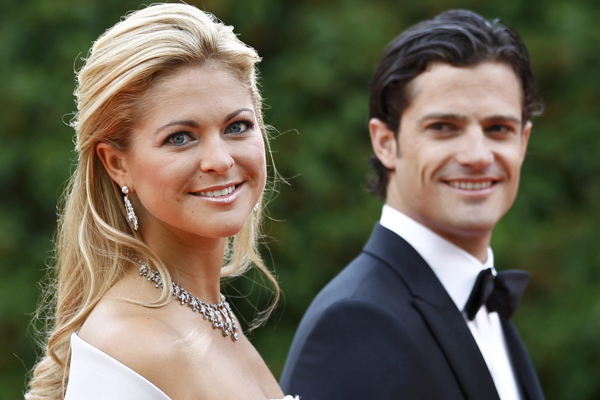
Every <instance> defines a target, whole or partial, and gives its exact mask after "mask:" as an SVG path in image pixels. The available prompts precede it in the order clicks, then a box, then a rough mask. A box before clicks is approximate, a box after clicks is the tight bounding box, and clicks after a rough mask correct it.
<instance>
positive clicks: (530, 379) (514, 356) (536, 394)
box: [502, 320, 544, 400]
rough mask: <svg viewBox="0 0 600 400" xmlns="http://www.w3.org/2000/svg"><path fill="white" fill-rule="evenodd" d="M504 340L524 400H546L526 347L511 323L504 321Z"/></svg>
mask: <svg viewBox="0 0 600 400" xmlns="http://www.w3.org/2000/svg"><path fill="white" fill-rule="evenodd" d="M502 328H503V330H504V338H505V339H506V344H507V347H508V352H509V353H510V358H511V362H512V367H513V371H514V372H515V376H516V377H517V380H518V381H519V385H520V386H521V390H522V392H523V399H524V400H544V392H543V391H542V386H541V385H540V382H539V380H538V377H537V374H536V373H535V368H534V367H533V363H532V362H531V359H530V358H529V355H528V354H527V350H525V346H524V345H523V342H522V341H521V338H520V337H519V334H518V333H517V330H516V329H515V327H514V325H513V324H512V322H510V321H505V320H502Z"/></svg>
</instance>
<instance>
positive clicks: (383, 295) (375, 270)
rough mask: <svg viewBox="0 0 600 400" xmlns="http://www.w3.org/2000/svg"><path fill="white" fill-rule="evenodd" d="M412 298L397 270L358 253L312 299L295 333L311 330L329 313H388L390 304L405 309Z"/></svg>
mask: <svg viewBox="0 0 600 400" xmlns="http://www.w3.org/2000/svg"><path fill="white" fill-rule="evenodd" d="M411 299H412V296H411V294H410V290H409V289H408V287H407V286H406V284H405V283H404V281H403V280H402V278H401V277H400V275H399V274H398V273H397V271H396V270H395V269H394V268H392V267H391V266H390V265H388V264H386V263H385V262H383V261H382V260H380V259H378V258H377V257H374V256H373V255H371V254H368V253H365V252H361V253H360V254H359V255H358V256H357V257H356V258H355V259H354V260H352V261H351V262H350V264H348V265H347V266H346V267H345V268H344V269H343V270H342V271H340V273H339V274H338V275H337V276H336V277H335V278H333V279H332V280H331V281H330V282H329V283H328V284H327V285H326V286H325V287H323V289H321V291H320V292H319V294H318V295H317V296H316V297H315V299H314V300H313V301H312V303H311V305H310V306H309V308H308V309H307V311H306V313H305V314H304V317H303V318H302V321H301V324H300V328H299V331H301V330H304V329H306V330H311V329H312V328H313V327H314V325H315V324H317V323H318V321H319V320H320V319H322V318H326V315H328V314H331V313H335V314H337V313H340V312H342V313H343V312H352V311H345V310H346V309H347V310H355V309H356V307H361V308H370V309H373V310H374V311H375V310H378V309H380V310H381V311H382V312H385V313H387V312H388V311H389V306H390V304H392V303H394V304H395V305H397V306H399V305H401V306H408V305H409V303H410V302H411Z"/></svg>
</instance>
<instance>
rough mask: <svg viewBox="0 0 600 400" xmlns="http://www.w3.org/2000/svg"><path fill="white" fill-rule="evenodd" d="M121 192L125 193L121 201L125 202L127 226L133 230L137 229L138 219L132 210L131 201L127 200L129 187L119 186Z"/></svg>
mask: <svg viewBox="0 0 600 400" xmlns="http://www.w3.org/2000/svg"><path fill="white" fill-rule="evenodd" d="M121 192H123V194H124V195H125V197H124V198H123V201H124V202H125V212H127V222H128V223H129V226H130V227H131V229H133V230H134V231H137V230H138V219H137V216H136V215H135V212H134V211H133V206H132V205H131V201H129V188H128V187H127V186H123V187H122V188H121Z"/></svg>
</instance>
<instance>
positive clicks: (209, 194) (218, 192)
mask: <svg viewBox="0 0 600 400" xmlns="http://www.w3.org/2000/svg"><path fill="white" fill-rule="evenodd" d="M234 189H235V185H234V186H229V187H227V188H225V189H222V190H212V191H208V192H200V196H206V197H221V196H226V195H228V194H229V193H231V192H233V190H234Z"/></svg>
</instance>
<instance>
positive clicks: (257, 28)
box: [0, 0, 600, 400]
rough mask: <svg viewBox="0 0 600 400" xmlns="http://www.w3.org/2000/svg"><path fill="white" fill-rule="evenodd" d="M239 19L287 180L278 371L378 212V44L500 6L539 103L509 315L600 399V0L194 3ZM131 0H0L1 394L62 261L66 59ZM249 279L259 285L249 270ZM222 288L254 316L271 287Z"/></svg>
mask: <svg viewBox="0 0 600 400" xmlns="http://www.w3.org/2000/svg"><path fill="white" fill-rule="evenodd" d="M189 3H191V4H194V5H197V6H199V7H200V8H202V9H205V10H207V11H210V12H213V13H214V14H216V15H217V16H218V17H219V18H220V19H222V20H223V21H224V22H225V23H227V24H231V25H234V26H235V30H236V32H237V33H239V35H240V38H241V39H242V40H243V41H244V42H246V43H248V44H249V45H251V46H253V47H255V48H256V49H257V50H258V52H259V54H260V55H261V56H262V57H263V59H264V61H263V62H262V63H261V66H260V70H261V75H262V88H263V94H264V97H265V102H266V104H267V105H268V106H269V107H268V109H267V110H266V116H267V123H269V124H271V125H273V126H274V127H275V128H276V129H277V132H274V136H275V138H274V140H273V141H272V146H273V150H274V156H275V161H276V164H277V167H278V168H279V170H280V172H281V173H282V175H283V176H284V177H286V178H288V180H289V182H290V185H285V184H280V185H279V194H278V196H277V197H275V198H274V199H273V201H272V203H271V204H270V205H269V213H270V216H271V218H272V221H268V222H267V223H266V224H265V228H266V233H267V234H268V238H267V240H266V242H267V245H268V249H267V248H266V247H265V248H264V249H263V250H264V256H265V259H266V261H267V264H268V265H269V267H271V268H274V269H275V270H276V274H277V276H278V279H279V281H280V283H281V288H282V289H283V292H284V294H285V298H284V300H283V301H282V302H281V305H280V307H279V308H278V309H277V311H276V313H275V314H274V316H273V317H272V318H271V319H270V320H269V322H268V323H267V325H266V326H265V327H262V328H259V329H258V330H255V331H253V332H251V333H250V337H251V339H252V341H253V343H254V344H255V346H256V347H257V348H258V350H259V351H260V353H261V354H262V356H263V357H264V359H265V360H266V362H267V364H268V365H269V367H270V368H271V370H272V371H273V374H274V375H275V376H276V377H279V375H280V373H281V369H282V367H283V363H284V360H285V356H286V353H287V349H288V347H289V345H290V343H291V340H292V337H293V334H294V331H295V328H296V326H297V324H298V322H299V320H300V318H301V316H302V314H303V312H304V310H305V309H306V308H307V307H308V305H309V303H310V301H311V300H312V298H313V297H314V296H315V295H316V293H317V292H318V291H319V289H320V288H321V287H323V285H324V284H325V283H326V282H328V281H329V280H330V279H331V278H332V277H333V276H335V275H336V274H337V273H338V272H339V271H340V269H341V268H343V266H344V265H346V264H347V263H348V262H349V261H350V260H351V259H352V258H353V257H354V256H355V255H356V254H358V252H359V251H360V249H361V247H362V245H363V244H364V242H365V241H366V239H367V237H368V235H369V233H370V231H371V228H372V226H373V224H374V222H375V221H376V220H377V219H378V217H379V214H380V208H381V202H379V201H376V200H375V199H373V198H372V196H370V195H369V194H368V193H367V192H366V190H365V176H367V175H368V168H367V166H366V158H367V156H368V155H369V154H370V143H369V140H368V134H367V129H366V123H367V99H368V87H369V81H370V77H371V75H372V73H373V69H374V66H375V64H376V62H377V60H378V58H379V56H380V54H381V53H382V51H383V49H384V47H385V45H386V44H387V43H388V42H389V41H390V40H391V39H392V38H393V37H394V36H396V35H397V34H398V33H400V32H401V31H402V30H404V29H405V28H407V27H408V26H410V25H412V24H413V23H415V22H417V21H419V20H422V19H425V18H431V17H433V16H434V15H436V14H437V13H439V12H441V11H444V10H447V9H449V8H469V9H472V10H474V11H476V12H479V13H480V14H482V15H483V16H484V17H486V18H489V19H493V18H496V17H500V18H501V19H503V20H504V21H506V22H508V23H509V24H510V25H512V26H513V27H515V28H516V29H517V30H518V31H519V32H520V33H521V35H522V37H523V39H524V41H525V43H526V44H527V45H528V47H529V50H530V53H531V59H532V64H533V70H534V74H535V76H536V78H537V81H538V86H539V90H540V93H541V95H542V97H543V99H544V101H545V105H546V110H545V113H544V115H543V116H542V117H540V118H537V119H535V120H534V130H533V134H532V137H531V141H530V148H529V154H528V156H527V159H526V161H525V165H524V167H523V176H522V183H521V189H520V193H519V196H518V198H517V201H516V203H515V205H514V207H513V208H512V210H511V211H510V212H509V214H508V215H507V216H506V217H505V218H504V219H503V220H502V221H501V222H500V224H499V225H498V226H497V228H496V230H495V231H494V236H493V241H492V245H493V248H494V251H495V256H496V264H497V267H498V268H499V269H504V268H523V269H527V270H529V271H531V273H532V280H531V283H530V286H529V289H528V292H527V294H526V296H525V299H524V301H523V304H522V306H521V307H520V308H519V310H518V312H517V314H516V316H515V318H514V320H515V322H516V324H517V326H518V328H519V330H520V332H521V334H522V337H523V340H524V341H525V343H526V345H527V347H528V349H529V351H530V353H531V356H532V358H533V361H534V363H535V365H536V367H537V370H538V372H539V376H540V379H541V381H542V385H543V387H544V389H545V392H546V395H547V398H548V399H549V400H552V399H600V293H598V292H599V290H598V289H599V288H600V249H599V248H598V246H597V244H596V242H597V238H598V237H599V233H600V228H599V225H600V224H599V222H600V202H599V201H598V195H599V194H600V185H599V180H600V162H599V161H598V155H599V154H600V137H599V136H600V135H599V133H600V132H598V127H599V126H600V118H599V116H598V104H599V95H600V90H599V89H600V79H598V78H599V66H600V65H599V59H600V55H599V54H600V52H599V50H600V46H599V44H600V30H599V28H598V26H599V21H600V5H599V4H598V2H597V1H591V0H590V1H585V0H579V1H572V0H571V1H567V0H545V1H541V0H528V1H521V0H519V1H518V0H505V1H482V0H477V1H475V0H465V1H451V0H420V1H400V0H396V1H387V0H370V1H356V0H337V1H333V0H331V1H329V0H328V1H325V0H318V1H317V0H313V1H310V0H304V1H292V0H283V1H282V0H279V1H276V0H248V1H242V0H239V1H231V0H218V1H212V0H208V1H204V2H200V1H190V2H189ZM139 7H140V3H139V0H138V1H132V0H102V1H100V0H25V1H23V0H0V187H1V190H0V198H1V204H0V398H2V399H17V398H22V394H23V391H24V388H25V380H26V374H27V371H28V370H29V369H30V368H31V367H32V366H33V365H34V361H35V357H36V349H35V345H34V341H33V329H32V326H31V323H30V320H31V315H32V313H33V312H34V311H35V309H36V304H37V303H38V300H39V299H38V297H39V291H38V286H37V282H39V281H40V280H41V279H42V278H43V276H44V275H45V271H46V265H47V264H50V263H51V262H52V256H53V253H52V237H53V234H54V231H55V228H56V222H55V221H56V202H57V198H58V196H59V194H60V192H61V189H62V188H63V187H64V182H65V180H66V179H67V177H68V176H69V173H70V171H71V170H72V168H73V162H74V161H73V160H74V159H75V154H74V152H73V143H72V138H73V131H72V130H71V129H70V128H69V127H68V126H67V125H66V122H68V121H69V120H70V118H71V114H70V113H72V112H73V111H74V109H75V104H74V101H73V96H72V92H73V90H74V87H75V81H74V73H73V71H74V69H76V68H79V67H80V66H81V61H79V58H80V57H82V56H84V55H86V54H87V51H88V49H89V47H90V46H91V43H92V41H93V40H94V39H95V38H97V37H98V35H100V34H101V33H102V32H103V31H104V30H105V29H107V28H108V27H110V26H112V25H113V24H114V23H116V22H117V21H118V20H119V18H120V16H121V15H123V14H125V13H126V12H127V11H129V10H134V9H137V8H139ZM254 281H257V282H258V284H254V283H253V282H254ZM260 281H261V279H260V277H259V276H258V275H257V274H253V273H250V274H249V275H248V277H247V278H242V279H238V280H237V281H234V282H233V284H232V285H229V286H228V287H227V292H228V293H229V294H230V295H232V296H234V295H235V293H238V292H239V293H241V294H242V295H244V296H246V300H244V299H242V298H239V299H235V298H234V300H233V302H234V304H235V305H236V307H237V309H238V310H239V312H240V314H241V316H242V317H243V318H245V319H246V320H251V319H252V318H253V308H252V305H253V304H254V305H255V306H256V305H258V308H259V309H260V307H262V306H263V304H264V302H265V299H266V298H268V290H264V289H261V286H260Z"/></svg>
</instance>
